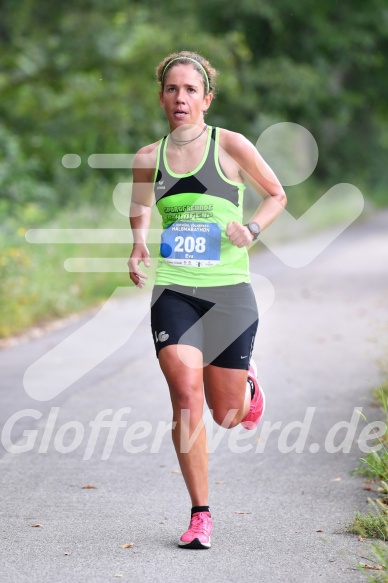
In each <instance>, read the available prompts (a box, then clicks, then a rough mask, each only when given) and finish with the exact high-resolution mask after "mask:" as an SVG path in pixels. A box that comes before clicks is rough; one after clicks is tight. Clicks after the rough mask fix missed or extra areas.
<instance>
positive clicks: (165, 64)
mask: <svg viewBox="0 0 388 583" xmlns="http://www.w3.org/2000/svg"><path fill="white" fill-rule="evenodd" d="M176 65H193V67H194V69H195V70H196V71H197V72H198V73H200V75H201V77H202V81H203V87H204V90H205V95H207V94H208V93H213V95H214V94H215V91H216V84H215V79H216V77H217V75H218V71H217V70H216V69H215V68H214V67H213V66H212V65H211V64H210V63H209V61H207V60H206V59H204V58H203V57H202V56H201V55H199V54H198V53H193V52H191V51H180V52H179V53H172V54H171V55H169V56H168V57H166V58H165V59H163V61H161V62H160V63H159V65H158V66H157V67H156V78H157V80H158V83H159V86H160V89H161V90H162V91H163V89H164V78H165V75H166V74H167V72H168V71H169V69H172V68H173V67H175V66H176Z"/></svg>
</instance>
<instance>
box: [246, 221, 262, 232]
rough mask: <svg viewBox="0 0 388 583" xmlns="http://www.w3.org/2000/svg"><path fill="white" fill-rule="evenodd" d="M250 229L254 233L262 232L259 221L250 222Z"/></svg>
mask: <svg viewBox="0 0 388 583" xmlns="http://www.w3.org/2000/svg"><path fill="white" fill-rule="evenodd" d="M248 229H249V230H250V232H251V233H254V234H258V233H260V227H259V225H258V224H257V223H253V222H252V223H249V225H248Z"/></svg>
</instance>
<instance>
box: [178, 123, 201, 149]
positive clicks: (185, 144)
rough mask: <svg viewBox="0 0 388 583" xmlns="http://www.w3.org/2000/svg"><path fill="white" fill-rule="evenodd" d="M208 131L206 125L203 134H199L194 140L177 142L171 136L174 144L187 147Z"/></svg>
mask: <svg viewBox="0 0 388 583" xmlns="http://www.w3.org/2000/svg"><path fill="white" fill-rule="evenodd" d="M206 130H207V125H206V124H205V126H204V128H203V130H202V131H201V133H199V134H198V136H195V138H193V139H192V140H176V139H175V138H173V137H172V134H170V138H171V140H172V141H173V142H174V144H176V145H177V146H187V144H191V142H194V140H197V139H198V138H200V137H201V136H202V134H203V133H204V132H205V131H206Z"/></svg>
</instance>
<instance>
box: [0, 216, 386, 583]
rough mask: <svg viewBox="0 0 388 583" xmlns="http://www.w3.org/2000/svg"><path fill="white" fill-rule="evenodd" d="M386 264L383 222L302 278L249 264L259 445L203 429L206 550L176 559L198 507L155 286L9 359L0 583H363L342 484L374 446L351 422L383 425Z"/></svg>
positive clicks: (371, 220) (352, 487)
mask: <svg viewBox="0 0 388 583" xmlns="http://www.w3.org/2000/svg"><path fill="white" fill-rule="evenodd" d="M319 237H322V235H320V236H318V237H317V238H316V240H315V243H316V242H317V240H319ZM313 243H314V241H313V240H312V239H309V240H306V241H300V242H299V243H298V245H301V246H302V247H304V248H306V246H307V247H308V246H310V245H312V244H313ZM318 243H319V241H318ZM318 246H319V245H318ZM387 265H388V214H387V213H386V212H384V213H383V212H382V213H380V214H378V215H374V216H371V217H365V216H364V217H361V218H360V219H359V220H358V221H356V223H354V224H353V225H352V226H351V227H349V228H348V229H347V230H346V231H345V232H344V233H343V234H342V235H341V236H340V237H338V238H337V239H336V240H335V241H334V242H333V243H332V244H331V245H329V246H328V247H327V248H326V249H325V250H324V251H323V252H322V253H320V254H319V256H318V257H317V258H316V259H314V260H313V261H312V262H311V263H310V264H309V265H307V266H306V267H300V268H295V267H287V266H286V265H284V263H283V261H282V260H281V259H278V258H277V257H276V256H274V254H273V253H271V252H270V251H263V253H260V254H257V255H255V256H252V261H251V267H252V273H253V283H254V287H255V291H256V295H257V299H258V304H259V308H260V311H261V313H262V315H261V323H260V327H259V333H258V337H257V340H256V344H255V349H254V358H255V360H256V362H257V364H258V367H259V378H260V382H261V384H262V385H263V387H264V388H265V390H266V395H267V410H266V415H265V419H264V420H263V421H262V423H261V424H260V426H259V428H258V429H257V431H256V432H247V431H245V430H243V429H241V430H240V429H239V428H237V429H236V430H233V431H230V432H227V431H224V430H220V429H219V428H218V427H217V426H215V425H213V424H212V423H211V422H209V423H208V431H209V442H210V446H211V452H212V453H211V456H210V503H211V510H212V514H213V519H214V532H213V537H212V543H213V544H212V548H211V549H210V550H209V551H187V550H182V549H179V548H178V547H177V540H178V537H179V536H180V534H181V533H182V532H183V530H185V529H186V527H187V525H188V522H189V508H190V502H189V499H188V496H187V493H186V490H185V487H184V485H183V480H182V476H181V474H180V473H179V470H178V464H177V461H176V458H175V453H174V451H173V447H172V444H171V439H170V435H169V428H168V424H169V422H170V415H171V407H170V404H169V398H168V394H167V387H166V383H165V381H164V379H163V377H162V375H161V373H160V371H159V368H158V364H157V360H156V358H155V356H154V353H153V345H152V339H151V336H150V332H149V324H148V303H149V297H150V290H149V289H148V290H147V289H145V290H143V291H139V294H138V295H137V296H136V297H134V296H132V297H126V295H127V294H126V290H121V291H120V290H119V291H118V294H117V296H118V297H116V298H114V299H113V300H112V301H110V302H108V304H107V305H106V307H105V308H104V310H102V311H100V312H98V311H94V312H90V313H89V314H87V315H84V316H82V317H79V318H76V319H74V320H72V321H71V322H70V323H68V324H66V325H63V326H60V327H58V328H57V329H55V330H53V331H51V332H48V333H47V334H44V335H43V336H42V337H40V338H37V339H32V340H29V341H26V342H21V343H19V344H17V345H15V346H12V347H10V348H7V349H5V350H2V351H1V352H0V365H1V371H2V372H1V379H0V382H1V389H0V405H1V409H0V422H1V426H2V428H3V431H2V440H1V453H0V492H1V499H0V519H1V520H0V529H1V545H0V572H1V581H2V583H27V582H39V583H42V582H50V583H52V582H55V583H70V582H72V583H84V582H85V583H100V582H101V583H106V582H109V581H114V580H120V579H121V580H123V581H132V582H135V583H143V582H147V583H148V582H171V583H178V582H179V583H185V582H187V583H188V582H190V583H196V582H200V581H209V582H210V583H226V582H236V581H237V582H240V581H241V582H243V581H244V583H256V582H258V581H260V582H262V583H267V582H276V583H277V582H279V583H280V582H287V583H288V582H290V583H291V582H295V583H304V582H305V583H311V582H312V581H317V580H319V581H322V582H327V583H329V582H330V583H332V582H333V581H335V582H336V583H342V582H344V583H345V582H349V583H350V582H352V583H354V582H356V581H365V580H366V578H365V576H364V575H363V574H362V573H360V571H359V570H358V569H357V563H358V562H359V561H361V562H367V563H369V564H370V563H372V562H373V557H372V555H371V552H370V546H369V545H370V543H369V542H368V541H366V542H362V541H359V540H358V539H357V537H355V536H351V535H349V534H347V533H346V531H345V528H346V525H347V524H348V523H349V522H350V521H351V520H352V517H353V515H354V512H355V511H365V510H367V509H368V503H367V498H368V495H370V492H367V491H365V490H363V480H362V478H360V477H355V476H352V475H350V472H351V470H352V469H354V468H355V467H356V465H357V460H358V458H359V457H361V456H363V455H364V453H363V452H362V450H361V449H360V448H361V447H364V446H365V444H366V445H371V443H372V442H371V441H370V440H369V441H366V440H367V437H368V436H367V435H366V431H365V429H364V428H365V426H366V423H365V421H363V420H362V418H360V416H359V415H358V414H357V413H354V410H355V408H359V409H360V408H362V411H363V413H364V414H365V415H366V416H367V418H368V421H369V422H374V421H376V420H378V419H380V418H381V414H380V413H379V411H378V409H376V408H375V407H373V406H372V404H371V399H370V389H371V388H372V387H374V386H376V385H377V384H378V382H379V380H380V379H381V369H380V360H381V359H383V358H384V355H385V357H386V355H387V350H388V311H387V303H388V271H387ZM114 417H115V422H112V419H113V418H114ZM352 418H353V422H352V423H350V421H351V419H352ZM120 420H121V426H120V423H119V422H120ZM104 423H105V426H104ZM338 423H339V424H341V423H342V429H341V428H340V427H341V425H337V424H338ZM346 423H348V425H346ZM114 427H116V429H117V433H116V434H115V431H114ZM363 444H364V445H363ZM86 485H89V486H93V487H88V488H85V486H86ZM36 524H37V525H40V526H33V525H36ZM129 543H133V545H131V546H129V547H128V548H122V547H121V545H126V544H129ZM363 557H364V558H363ZM365 557H366V558H365Z"/></svg>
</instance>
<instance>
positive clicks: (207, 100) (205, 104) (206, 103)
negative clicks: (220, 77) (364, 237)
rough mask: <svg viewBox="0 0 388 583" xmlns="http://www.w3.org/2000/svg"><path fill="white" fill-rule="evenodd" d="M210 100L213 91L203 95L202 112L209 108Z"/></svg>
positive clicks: (211, 99)
mask: <svg viewBox="0 0 388 583" xmlns="http://www.w3.org/2000/svg"><path fill="white" fill-rule="evenodd" d="M212 101H213V93H208V94H207V95H205V97H204V98H203V107H202V111H203V112H205V111H207V110H208V109H209V107H210V105H211V102H212Z"/></svg>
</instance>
